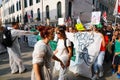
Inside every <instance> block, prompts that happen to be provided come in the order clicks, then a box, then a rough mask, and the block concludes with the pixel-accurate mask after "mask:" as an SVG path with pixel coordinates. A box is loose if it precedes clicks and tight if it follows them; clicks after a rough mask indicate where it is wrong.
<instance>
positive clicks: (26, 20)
mask: <svg viewBox="0 0 120 80" xmlns="http://www.w3.org/2000/svg"><path fill="white" fill-rule="evenodd" d="M24 22H25V23H26V22H28V16H27V12H26V13H25V16H24Z"/></svg>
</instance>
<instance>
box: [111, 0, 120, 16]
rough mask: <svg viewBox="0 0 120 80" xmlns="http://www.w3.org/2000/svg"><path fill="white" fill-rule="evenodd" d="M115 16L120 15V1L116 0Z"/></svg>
mask: <svg viewBox="0 0 120 80" xmlns="http://www.w3.org/2000/svg"><path fill="white" fill-rule="evenodd" d="M113 15H120V0H116V4H115V9H114V12H113Z"/></svg>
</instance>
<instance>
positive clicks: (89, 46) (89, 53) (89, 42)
mask: <svg viewBox="0 0 120 80" xmlns="http://www.w3.org/2000/svg"><path fill="white" fill-rule="evenodd" d="M101 41H102V38H101V37H100V34H99V33H95V32H78V33H75V35H74V46H75V50H76V59H75V61H72V60H71V63H70V67H69V70H70V71H72V72H73V73H78V74H80V75H82V76H84V77H88V78H91V77H92V71H91V67H92V64H93V63H94V61H95V59H96V57H97V56H98V53H99V50H100V45H101Z"/></svg>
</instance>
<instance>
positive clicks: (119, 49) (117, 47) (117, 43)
mask: <svg viewBox="0 0 120 80" xmlns="http://www.w3.org/2000/svg"><path fill="white" fill-rule="evenodd" d="M118 52H119V53H120V41H118V40H116V41H115V53H118ZM118 56H120V54H119V55H118Z"/></svg>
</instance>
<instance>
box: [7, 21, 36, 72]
mask: <svg viewBox="0 0 120 80" xmlns="http://www.w3.org/2000/svg"><path fill="white" fill-rule="evenodd" d="M33 34H38V33H37V32H30V31H24V30H19V24H18V22H13V23H12V29H11V35H12V39H13V40H14V42H13V44H12V46H11V47H7V51H8V54H9V63H10V68H11V73H12V74H14V73H18V72H19V73H23V72H25V71H26V68H25V66H24V65H23V61H22V59H21V50H20V45H19V42H18V37H19V36H22V35H33Z"/></svg>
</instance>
